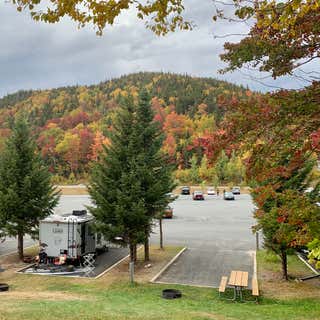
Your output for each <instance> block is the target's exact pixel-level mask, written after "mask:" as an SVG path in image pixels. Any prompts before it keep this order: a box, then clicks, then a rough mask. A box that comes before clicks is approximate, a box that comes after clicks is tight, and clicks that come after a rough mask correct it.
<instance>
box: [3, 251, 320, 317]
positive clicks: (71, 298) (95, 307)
mask: <svg viewBox="0 0 320 320" xmlns="http://www.w3.org/2000/svg"><path fill="white" fill-rule="evenodd" d="M172 250H173V249H172ZM172 254H174V252H173V253H172ZM257 258H258V271H259V277H261V279H260V280H259V283H260V285H261V286H262V295H263V296H262V297H261V299H260V301H259V304H256V303H254V302H247V303H239V302H236V303H234V302H231V301H228V300H221V299H219V297H218V293H217V290H215V289H208V288H195V287H190V286H176V285H173V286H170V285H158V284H150V283H141V282H140V283H139V284H136V285H130V284H129V283H127V282H126V281H125V280H126V279H127V273H126V272H125V273H122V274H118V273H117V272H114V273H113V275H108V276H106V277H103V278H101V279H99V280H87V279H83V280H79V279H71V278H69V279H66V278H49V277H37V276H34V277H33V276H28V275H16V274H12V275H11V278H8V282H10V284H11V289H12V292H11V293H12V294H13V295H12V296H6V294H0V320H29V319H32V320H38V319H39V320H40V319H41V320H43V319H44V320H53V319H59V320H60V319H63V320H71V319H72V320H74V319H81V320H86V319H88V320H89V319H90V320H98V319H99V320H100V319H101V320H102V319H104V320H109V319H110V320H111V319H112V320H158V319H159V320H200V319H202V320H204V319H216V320H224V319H228V320H230V319H234V320H251V319H252V320H255V319H259V320H269V319H270V320H278V319H279V320H287V319H288V320H317V319H318V320H320V303H319V296H320V294H319V290H320V289H318V288H310V287H309V286H308V285H305V284H300V283H296V282H295V281H291V282H282V281H279V278H277V276H279V275H280V271H281V263H280V261H279V259H278V257H277V256H275V255H274V254H271V253H268V252H265V251H259V252H258V255H257ZM288 264H289V273H290V274H291V275H293V276H297V275H305V274H306V273H307V274H308V273H309V270H308V269H307V268H306V267H305V265H304V264H303V263H302V262H301V261H300V260H299V259H298V258H297V257H296V256H290V257H289V259H288ZM265 275H268V276H270V275H272V277H273V276H274V278H271V279H269V278H268V279H264V276H265ZM110 277H111V278H110ZM110 279H111V280H110ZM165 288H177V289H180V290H181V291H182V294H183V296H182V298H181V299H177V300H164V299H162V297H161V293H162V290H163V289H165ZM268 288H269V289H270V292H271V291H272V292H271V294H268V291H267V290H269V289H268ZM271 289H272V290H271ZM22 292H27V293H29V292H31V293H32V296H31V297H30V296H28V297H26V296H24V297H23V295H21V293H22ZM292 292H297V294H295V295H294V296H292V295H291V293H292ZM43 293H45V295H43ZM274 293H276V294H278V293H280V295H279V296H277V295H275V294H274ZM281 293H286V294H287V295H286V297H284V296H281ZM41 294H42V295H41ZM247 295H248V296H250V292H247ZM50 297H51V298H50ZM307 297H308V298H307Z"/></svg>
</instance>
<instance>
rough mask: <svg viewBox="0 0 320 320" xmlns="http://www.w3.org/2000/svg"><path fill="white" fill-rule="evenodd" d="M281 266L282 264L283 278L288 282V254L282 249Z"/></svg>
mask: <svg viewBox="0 0 320 320" xmlns="http://www.w3.org/2000/svg"><path fill="white" fill-rule="evenodd" d="M280 257H281V264H282V278H283V279H284V280H288V264H287V252H286V250H284V249H281V256H280Z"/></svg>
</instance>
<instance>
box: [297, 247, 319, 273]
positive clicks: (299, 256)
mask: <svg viewBox="0 0 320 320" xmlns="http://www.w3.org/2000/svg"><path fill="white" fill-rule="evenodd" d="M296 255H297V257H298V258H299V259H300V260H301V261H302V262H303V263H304V264H305V265H306V266H307V267H308V268H309V269H310V270H311V271H312V272H313V273H315V274H316V275H320V272H319V271H317V270H316V269H315V268H313V267H312V265H311V264H309V263H308V261H306V260H305V259H304V258H303V257H302V256H301V255H300V253H299V252H296Z"/></svg>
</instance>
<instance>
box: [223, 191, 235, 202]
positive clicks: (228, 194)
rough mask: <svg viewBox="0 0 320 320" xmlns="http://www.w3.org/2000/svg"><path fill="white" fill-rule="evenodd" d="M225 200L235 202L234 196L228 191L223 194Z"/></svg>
mask: <svg viewBox="0 0 320 320" xmlns="http://www.w3.org/2000/svg"><path fill="white" fill-rule="evenodd" d="M223 199H224V200H234V194H233V193H232V192H229V191H226V192H225V193H224V194H223Z"/></svg>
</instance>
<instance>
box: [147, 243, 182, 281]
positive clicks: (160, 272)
mask: <svg viewBox="0 0 320 320" xmlns="http://www.w3.org/2000/svg"><path fill="white" fill-rule="evenodd" d="M186 250H187V247H184V248H182V249H181V250H180V251H179V252H178V253H177V254H176V255H175V256H174V257H173V258H172V259H171V260H170V261H169V262H168V263H167V264H166V265H165V266H164V267H163V268H162V269H161V270H160V271H159V272H158V273H157V274H156V275H155V276H154V277H153V278H152V279H151V280H150V282H151V283H155V282H156V280H157V279H158V278H159V277H160V276H161V275H162V274H163V273H164V272H165V271H166V270H167V269H168V268H169V267H170V266H171V265H172V264H173V263H174V262H175V261H176V260H177V259H178V258H179V257H180V256H181V255H182V254H183V253H184V252H185V251H186Z"/></svg>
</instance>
